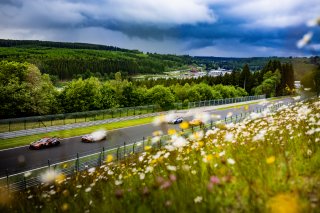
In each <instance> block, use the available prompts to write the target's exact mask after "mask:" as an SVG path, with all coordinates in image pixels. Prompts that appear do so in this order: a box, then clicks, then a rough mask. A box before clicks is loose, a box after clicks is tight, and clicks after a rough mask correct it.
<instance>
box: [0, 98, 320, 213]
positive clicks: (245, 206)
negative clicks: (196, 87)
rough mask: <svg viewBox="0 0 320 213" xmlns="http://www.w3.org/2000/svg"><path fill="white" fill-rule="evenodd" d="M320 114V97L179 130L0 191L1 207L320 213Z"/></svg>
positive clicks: (4, 209) (25, 209)
mask: <svg viewBox="0 0 320 213" xmlns="http://www.w3.org/2000/svg"><path fill="white" fill-rule="evenodd" d="M318 113H320V100H318V101H317V102H312V103H305V104H302V103H300V104H298V105H297V106H296V107H293V108H286V109H283V110H282V111H280V112H278V113H275V114H270V115H267V116H266V117H261V118H258V119H257V120H245V121H243V122H242V123H241V124H240V125H236V126H234V125H227V126H226V125H224V124H222V125H220V126H219V128H218V129H216V130H213V131H210V132H206V134H205V135H206V136H205V137H202V135H203V133H202V132H201V131H198V132H195V133H193V134H187V135H183V136H182V137H183V138H182V139H179V140H180V143H179V144H181V140H182V141H183V143H184V146H183V147H181V148H176V149H173V150H172V149H171V148H169V147H164V148H162V149H148V150H147V151H146V152H144V153H142V154H136V155H132V156H130V157H129V158H127V159H126V160H123V161H118V162H111V163H105V164H104V165H103V166H102V167H99V168H96V169H95V171H93V172H92V173H89V172H88V171H83V172H80V173H79V174H77V175H75V176H73V177H71V178H70V179H64V178H61V176H57V178H56V180H57V181H58V180H59V181H60V182H59V181H58V182H57V181H56V182H54V183H49V185H48V186H42V187H37V188H31V189H29V190H26V191H22V192H19V193H12V194H10V193H8V192H6V191H2V192H1V191H0V198H2V199H1V202H0V210H1V211H2V212H49V213H50V212H57V211H66V212H85V211H90V212H105V211H108V212H319V206H320V184H319V183H320V173H319V170H320V139H319V138H320V132H317V131H316V128H317V127H318V125H317V124H316V123H317V122H320V118H319V116H317V115H318ZM175 138H176V136H175V137H172V140H173V141H174V142H177V141H176V139H175ZM172 145H173V146H175V145H176V144H175V143H173V144H172ZM61 181H62V182H61ZM1 206H2V207H1Z"/></svg>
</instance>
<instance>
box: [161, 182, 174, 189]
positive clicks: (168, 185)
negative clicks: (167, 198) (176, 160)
mask: <svg viewBox="0 0 320 213" xmlns="http://www.w3.org/2000/svg"><path fill="white" fill-rule="evenodd" d="M171 184H172V183H171V181H169V180H167V181H165V182H164V183H163V184H162V185H161V186H160V189H168V188H169V187H170V186H171Z"/></svg>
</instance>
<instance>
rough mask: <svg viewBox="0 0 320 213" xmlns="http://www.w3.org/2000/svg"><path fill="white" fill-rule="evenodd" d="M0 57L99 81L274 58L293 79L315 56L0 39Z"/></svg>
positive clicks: (252, 64)
mask: <svg viewBox="0 0 320 213" xmlns="http://www.w3.org/2000/svg"><path fill="white" fill-rule="evenodd" d="M0 60H6V61H16V62H22V63H23V62H28V63H31V64H34V65H36V66H37V67H38V68H39V70H40V71H41V73H45V74H49V75H50V77H51V79H57V80H72V79H74V78H79V77H82V78H83V79H85V78H89V77H97V78H99V79H101V80H109V79H114V78H115V73H116V72H119V71H120V72H121V73H122V76H123V77H124V78H126V77H130V76H134V75H137V74H158V73H163V72H165V71H171V70H179V69H185V68H188V66H190V65H193V66H201V67H203V68H204V69H205V70H210V69H215V68H218V67H220V68H224V69H228V70H234V71H238V72H239V71H241V70H242V68H243V66H244V65H245V64H248V66H249V69H250V71H252V72H255V71H259V70H261V69H262V68H263V67H265V66H266V64H267V63H268V61H270V60H277V61H280V62H281V63H291V64H292V65H293V68H294V71H295V76H296V78H297V79H300V78H302V76H303V75H304V74H305V73H306V72H307V71H309V70H310V69H313V68H315V64H317V62H318V61H319V57H311V58H291V57H289V58H278V57H254V58H223V57H200V56H198V57H192V56H187V55H185V56H177V55H163V54H156V53H143V52H140V51H138V50H127V49H122V48H118V47H112V46H105V45H95V44H85V43H68V42H51V41H37V40H4V39H0Z"/></svg>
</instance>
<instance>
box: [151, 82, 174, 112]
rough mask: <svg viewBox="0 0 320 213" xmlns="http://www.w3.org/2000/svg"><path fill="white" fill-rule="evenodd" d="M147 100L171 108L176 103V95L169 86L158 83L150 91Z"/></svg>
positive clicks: (164, 107)
mask: <svg viewBox="0 0 320 213" xmlns="http://www.w3.org/2000/svg"><path fill="white" fill-rule="evenodd" d="M147 100H148V102H150V103H153V104H157V105H159V106H160V107H161V108H163V109H170V107H172V105H173V103H174V96H173V94H172V93H171V91H170V90H169V89H168V88H166V87H164V86H162V85H158V86H155V87H153V88H151V89H150V90H149V91H148V93H147Z"/></svg>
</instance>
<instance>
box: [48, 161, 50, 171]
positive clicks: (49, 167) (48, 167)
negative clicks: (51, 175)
mask: <svg viewBox="0 0 320 213" xmlns="http://www.w3.org/2000/svg"><path fill="white" fill-rule="evenodd" d="M48 168H49V169H50V160H49V159H48Z"/></svg>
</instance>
